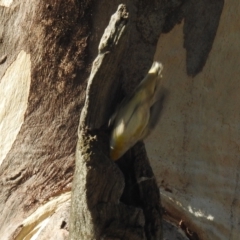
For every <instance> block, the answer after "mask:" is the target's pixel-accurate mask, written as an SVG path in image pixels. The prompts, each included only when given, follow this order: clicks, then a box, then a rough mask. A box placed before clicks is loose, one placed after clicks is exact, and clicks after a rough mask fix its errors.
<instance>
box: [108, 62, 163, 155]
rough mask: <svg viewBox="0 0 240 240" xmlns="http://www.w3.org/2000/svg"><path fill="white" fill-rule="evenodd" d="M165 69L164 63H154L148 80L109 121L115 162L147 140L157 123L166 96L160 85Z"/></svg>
mask: <svg viewBox="0 0 240 240" xmlns="http://www.w3.org/2000/svg"><path fill="white" fill-rule="evenodd" d="M162 70H163V66H162V64H161V63H159V62H153V64H152V67H151V68H150V70H149V71H148V74H147V75H146V76H145V78H144V79H143V80H142V81H141V82H140V84H139V85H138V86H137V87H136V89H135V90H134V91H133V93H132V94H131V95H130V96H129V97H126V98H125V99H124V100H123V101H122V103H121V104H120V105H119V106H118V108H117V109H116V111H115V113H114V114H113V115H112V117H111V118H110V120H109V126H112V132H111V137H110V158H111V159H112V160H117V159H119V158H120V157H121V156H122V155H123V154H124V153H125V152H126V151H127V150H128V149H130V148H131V147H132V146H133V145H134V144H135V143H137V142H138V141H140V140H143V139H144V138H146V137H147V136H148V135H149V133H150V132H151V130H152V129H153V128H154V127H155V125H156V124H157V121H158V119H159V116H160V113H161V110H162V103H163V100H164V97H165V95H166V90H165V89H164V88H163V87H162V86H161V79H162V75H161V73H162Z"/></svg>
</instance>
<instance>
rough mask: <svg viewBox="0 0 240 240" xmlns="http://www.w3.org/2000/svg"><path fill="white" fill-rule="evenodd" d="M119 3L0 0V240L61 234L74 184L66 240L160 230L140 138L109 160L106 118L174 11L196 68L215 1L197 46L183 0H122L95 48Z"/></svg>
mask: <svg viewBox="0 0 240 240" xmlns="http://www.w3.org/2000/svg"><path fill="white" fill-rule="evenodd" d="M219 2H221V1H219ZM120 3H121V1H118V0H114V1H107V0H101V1H93V0H85V1H80V0H74V1H63V0H62V1H56V0H51V1H48V2H47V3H45V2H44V1H30V0H27V1H20V0H15V1H11V0H10V1H4V0H2V1H0V18H1V28H0V98H1V101H0V102H1V104H0V213H1V218H0V233H1V237H0V239H4V240H5V239H20V240H21V239H31V238H33V239H34V238H35V239H68V235H69V213H70V203H71V201H70V198H71V197H70V196H71V189H72V188H73V194H72V207H71V239H79V236H81V239H83V240H84V239H131V240H134V239H161V238H162V224H161V208H160V196H159V190H158V187H157V185H156V181H155V177H154V174H153V172H152V169H151V166H150V164H149V161H148V157H147V154H146V151H145V147H144V144H143V143H142V142H139V143H137V144H136V145H135V146H134V147H133V148H132V149H131V150H130V151H129V152H127V153H126V154H125V155H124V157H123V158H122V159H120V160H119V161H118V162H116V163H115V162H112V161H110V159H109V157H108V142H109V139H108V138H109V130H108V128H107V121H108V119H109V117H110V115H111V114H112V112H113V111H114V109H115V107H116V106H117V104H118V103H119V102H120V101H121V99H122V98H123V97H124V96H126V95H129V94H130V93H131V92H132V91H133V89H134V88H135V86H136V85H137V84H138V83H139V82H140V81H141V80H142V78H143V77H144V75H145V74H146V72H147V70H148V69H149V67H150V66H151V64H152V61H153V57H154V53H155V50H156V45H157V41H158V38H159V36H160V34H161V32H168V31H170V30H171V28H172V27H173V26H174V25H175V24H176V23H178V22H179V21H181V20H182V19H183V18H185V20H186V28H185V34H186V44H185V47H186V49H187V53H188V55H187V56H188V60H187V72H188V74H189V75H192V76H194V75H196V74H197V73H198V72H199V71H201V69H202V68H203V66H204V64H205V62H206V59H207V56H208V53H209V51H210V49H211V44H212V42H213V39H214V31H216V28H217V23H218V18H219V14H220V13H221V8H219V10H218V8H214V9H216V12H217V14H216V16H215V19H216V21H213V23H212V25H211V24H210V25H211V26H210V27H209V28H210V30H209V29H207V30H208V32H210V34H208V33H207V36H210V37H209V38H208V39H207V40H208V41H207V43H208V44H206V45H201V44H200V45H201V46H202V48H203V49H204V51H202V50H203V49H202V48H201V47H199V48H197V50H198V51H195V49H193V45H192V44H191V36H193V35H194V36H196V33H195V32H194V33H192V32H191V28H190V26H189V25H188V24H189V21H191V19H192V18H193V17H194V16H195V15H194V14H192V15H193V16H192V15H191V14H190V13H192V12H193V13H194V6H195V5H194V4H193V3H192V1H190V0H189V1H183V0H179V1H176V0H172V1H160V0H159V1H155V2H154V3H152V2H148V1H143V0H136V1H126V7H124V6H122V8H121V9H122V14H123V15H121V14H120V16H121V17H120V20H119V21H120V22H118V23H120V24H116V26H115V27H113V26H110V27H109V29H110V30H111V29H115V30H119V31H117V32H116V34H115V35H113V36H108V37H110V38H111V37H113V41H112V42H110V44H109V42H104V40H102V42H101V44H102V45H100V50H99V51H97V47H98V44H99V41H100V38H101V36H102V34H103V31H104V29H105V28H106V26H107V25H108V21H109V18H110V16H111V15H112V14H113V13H114V12H116V10H117V7H118V6H119V4H120ZM207 5H208V3H207V2H205V1H203V0H202V1H201V4H200V6H202V7H204V6H207ZM211 9H212V8H211ZM119 11H120V10H119ZM188 13H189V15H188ZM187 16H188V17H187ZM189 16H191V17H192V18H191V17H189ZM187 20H188V21H187ZM111 22H112V21H111ZM190 25H191V24H190ZM205 25H206V24H205ZM200 26H201V27H202V25H201V24H200ZM198 28H199V27H198V26H197V29H198ZM204 30H205V29H202V30H201V31H199V32H198V31H197V34H199V33H202V32H203V31H204ZM108 33H109V31H106V32H105V34H108ZM105 36H106V35H105ZM115 36H116V38H114V37H115ZM195 41H196V40H195ZM193 42H194V41H193ZM97 54H98V56H97ZM198 55H199V56H198ZM96 56H97V59H98V62H95V64H94V65H93V66H92V68H91V63H92V62H93V60H94V58H95V57H96ZM196 56H197V57H196ZM193 60H194V61H193ZM90 73H91V75H90V77H89V74H90ZM88 77H89V79H87V78H88ZM85 96H87V98H86V99H87V100H86V101H85V103H84V99H85ZM82 109H83V111H82V114H81V120H80V123H79V116H80V112H81V110H82ZM78 123H79V130H77V129H78ZM76 145H77V151H76V169H75V149H76ZM74 169H75V177H74V182H73V185H72V180H73V173H74Z"/></svg>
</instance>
